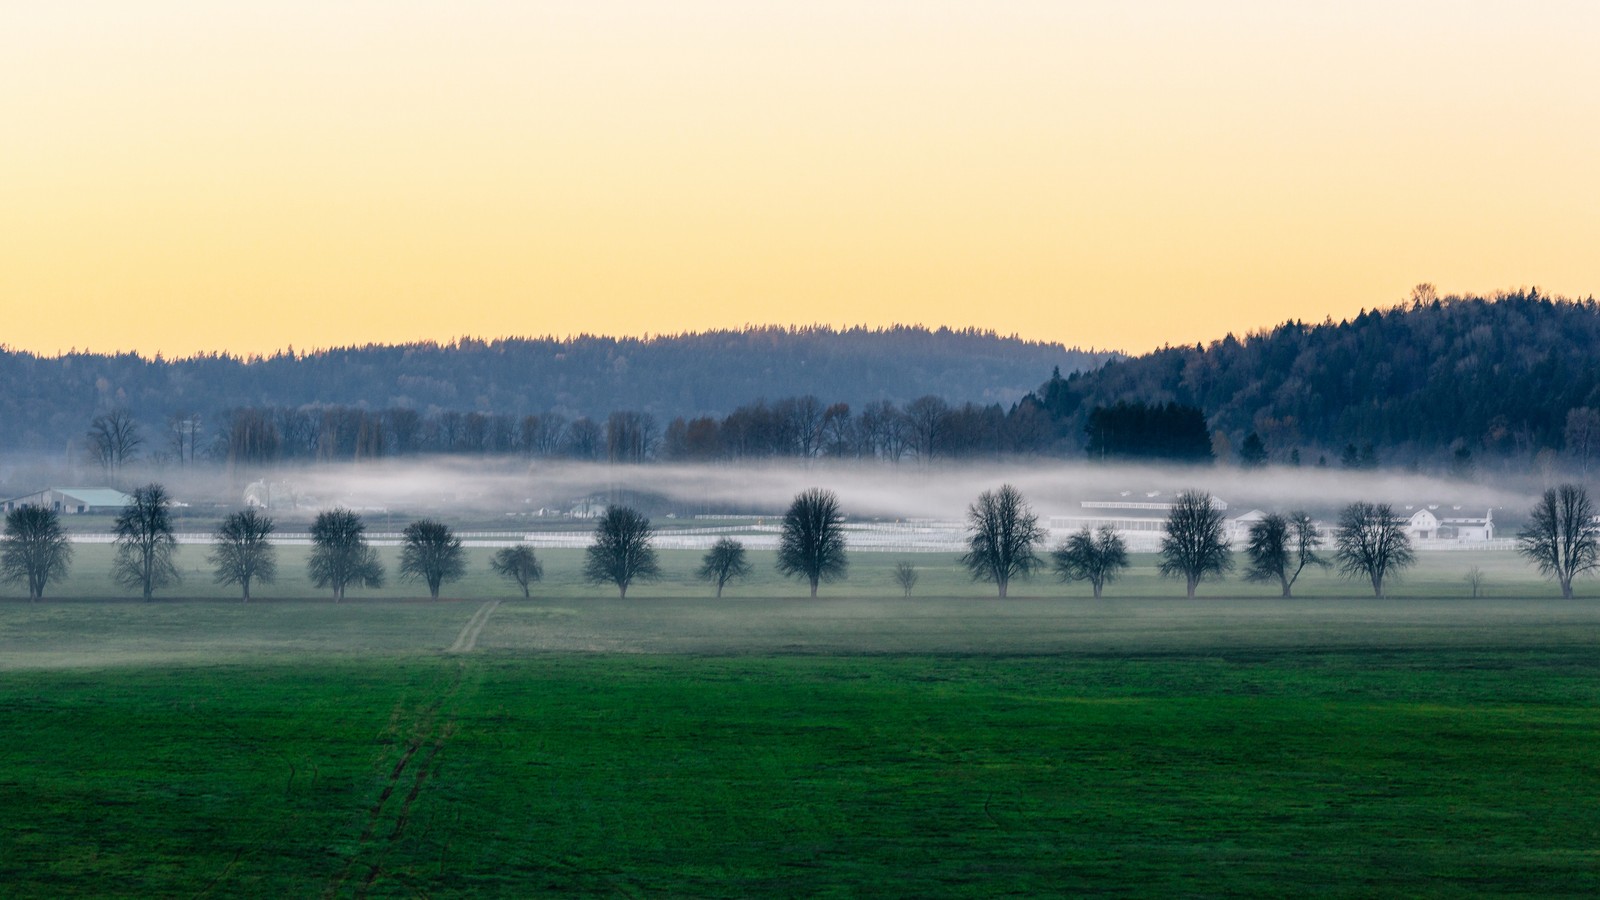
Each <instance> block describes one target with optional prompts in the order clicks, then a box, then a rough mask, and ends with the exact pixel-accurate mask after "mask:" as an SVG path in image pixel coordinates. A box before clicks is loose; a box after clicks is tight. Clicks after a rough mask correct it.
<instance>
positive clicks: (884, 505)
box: [7, 456, 1546, 521]
mask: <svg viewBox="0 0 1600 900" xmlns="http://www.w3.org/2000/svg"><path fill="white" fill-rule="evenodd" d="M98 475H99V473H98V472H95V473H89V474H82V475H80V476H79V479H78V480H77V481H76V483H78V484H84V485H88V484H103V483H105V482H104V480H103V477H99V478H97V477H96V476H98ZM35 477H48V476H35ZM152 480H154V481H161V482H162V483H164V484H166V485H167V487H168V488H169V490H170V491H171V493H172V495H173V496H174V498H175V499H176V500H178V501H179V502H180V503H187V504H190V505H191V506H192V507H212V508H215V507H218V506H220V507H224V508H234V507H239V506H242V505H243V504H244V503H245V502H246V501H245V497H246V494H247V493H251V494H253V495H254V496H255V497H256V498H257V499H258V500H261V501H266V502H270V504H271V505H272V507H273V508H274V509H275V510H277V511H279V512H282V513H288V514H291V515H292V514H293V513H292V511H295V510H299V511H305V512H307V513H309V512H310V511H314V510H317V509H325V508H329V507H332V506H347V507H351V508H356V509H384V510H390V511H394V512H409V513H418V514H430V515H452V514H460V515H475V516H485V515H490V516H537V515H541V514H543V515H546V516H559V515H561V514H565V513H568V512H570V511H571V510H572V509H574V508H575V507H581V506H583V505H584V504H590V505H603V504H604V503H607V502H622V503H629V504H632V505H636V506H639V507H640V508H642V509H644V510H645V511H646V512H647V513H648V514H650V515H652V516H664V515H667V514H675V515H677V516H680V517H683V516H693V515H741V514H742V515H773V514H778V513H781V512H782V511H783V509H784V508H785V507H786V506H787V505H788V503H789V501H790V499H791V498H792V497H793V496H794V495H795V493H797V492H798V491H800V490H802V489H804V488H808V487H824V488H828V489H830V490H833V491H835V492H836V493H837V494H838V495H839V498H840V502H841V504H842V506H843V507H844V510H845V512H846V514H847V515H848V516H850V517H852V518H857V519H891V520H892V519H937V520H952V519H959V518H961V517H962V516H964V514H965V511H966V508H967V505H968V504H969V503H971V502H972V500H973V499H974V498H975V497H976V496H977V495H978V494H979V493H980V492H982V491H985V490H990V489H993V488H995V487H997V486H999V485H1000V484H1003V483H1009V484H1012V485H1015V486H1016V487H1017V488H1018V489H1019V490H1021V491H1022V492H1023V494H1024V495H1025V496H1026V497H1027V499H1028V500H1029V502H1031V503H1032V504H1033V507H1034V509H1035V511H1036V512H1038V513H1039V514H1040V515H1043V516H1067V515H1074V514H1077V513H1078V512H1079V511H1080V509H1081V504H1082V502H1083V501H1086V500H1099V501H1107V500H1110V501H1130V502H1145V501H1148V502H1166V501H1169V500H1170V499H1171V498H1172V495H1173V494H1175V493H1176V492H1178V491H1180V490H1184V489H1190V488H1193V489H1199V490H1204V491H1209V492H1210V493H1211V494H1213V495H1214V496H1215V497H1217V498H1218V499H1220V500H1222V501H1224V502H1225V503H1227V505H1228V511H1229V514H1230V515H1236V514H1239V513H1243V512H1247V511H1249V510H1251V509H1257V508H1259V509H1263V510H1279V511H1287V510H1294V509H1304V510H1306V511H1307V512H1309V513H1311V514H1312V515H1313V516H1318V517H1330V516H1332V515H1333V514H1334V513H1335V512H1336V511H1337V509H1338V508H1339V507H1340V506H1342V505H1344V504H1346V503H1350V502H1353V501H1356V500H1366V501H1373V502H1380V503H1390V504H1392V505H1394V506H1395V508H1396V510H1397V511H1401V510H1404V509H1405V508H1406V507H1408V506H1423V505H1438V506H1439V507H1440V508H1441V509H1445V510H1450V509H1452V508H1455V507H1459V508H1460V509H1461V510H1462V511H1463V512H1464V513H1468V514H1472V515H1482V514H1483V512H1484V511H1485V510H1489V509H1493V510H1495V512H1496V520H1497V521H1500V520H1502V518H1503V519H1504V520H1506V521H1510V520H1515V519H1520V518H1521V517H1522V515H1523V514H1524V512H1525V511H1526V509H1527V508H1528V507H1529V506H1530V505H1531V503H1532V501H1533V499H1534V498H1535V497H1536V496H1537V494H1538V493H1539V492H1540V491H1542V490H1543V489H1544V487H1546V485H1545V483H1544V482H1543V481H1542V480H1541V479H1540V478H1539V476H1538V475H1537V474H1536V473H1530V474H1529V475H1527V476H1526V477H1522V478H1510V479H1498V480H1496V481H1494V482H1492V483H1486V482H1468V481H1459V480H1450V479H1444V478H1436V477H1429V476H1423V475H1414V474H1407V473H1402V472H1393V471H1381V470H1380V471H1371V472H1368V471H1349V470H1342V469H1324V468H1309V467H1308V468H1280V467H1268V468H1263V469H1254V470H1242V469H1235V468H1217V467H1161V466H1144V465H1138V466H1135V465H1108V464H1091V463H1087V462H1062V461H1058V460H1038V459H1034V460H1016V461H1013V462H1004V463H993V464H972V463H964V464H949V465H944V464H932V465H927V464H919V463H915V462H908V463H902V464H899V465H889V464H877V463H874V464H859V463H843V464H836V463H828V462H821V461H819V462H814V463H812V464H811V465H809V466H807V465H804V464H797V463H794V462H791V461H783V462H774V463H769V464H721V465H710V464H698V465H689V464H683V465H674V464H642V465H608V464H604V463H580V462H564V461H542V460H541V461H535V462H533V463H531V464H530V463H529V462H528V461H527V460H526V459H521V458H496V457H464V456H458V457H436V458H431V459H425V460H420V461H418V460H407V461H373V462H364V463H360V464H349V463H341V464H325V465H315V466H306V467H279V468H276V469H273V470H271V471H268V472H259V473H248V474H241V473H238V472H234V473H228V472H225V471H222V470H216V469H191V470H178V469H174V470H168V471H154V472H141V473H136V474H132V475H130V476H128V477H124V478H122V479H120V481H121V482H125V483H123V484H121V485H120V486H122V487H124V488H128V487H131V486H133V485H134V484H138V483H143V482H145V481H152ZM7 481H8V482H9V483H10V488H11V490H12V491H13V492H14V493H15V494H17V495H21V494H24V493H27V492H29V491H35V490H39V489H41V488H43V487H46V486H59V485H60V484H62V483H71V482H60V481H56V482H52V483H51V484H49V485H47V484H45V483H38V484H33V483H31V482H30V483H26V484H24V483H21V482H20V479H19V478H18V473H17V472H16V471H13V473H12V477H11V478H8V479H7Z"/></svg>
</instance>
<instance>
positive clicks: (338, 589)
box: [307, 508, 383, 603]
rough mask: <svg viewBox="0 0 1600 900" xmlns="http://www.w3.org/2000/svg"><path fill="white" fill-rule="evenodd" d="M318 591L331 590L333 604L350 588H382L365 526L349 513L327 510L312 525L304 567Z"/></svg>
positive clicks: (343, 510) (381, 573) (377, 566)
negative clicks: (308, 552)
mask: <svg viewBox="0 0 1600 900" xmlns="http://www.w3.org/2000/svg"><path fill="white" fill-rule="evenodd" d="M307 569H308V571H309V572H310V575H311V580H312V582H313V583H314V584H316V586H317V587H319V588H320V587H325V588H332V589H333V601H334V602H335V603H337V602H339V601H340V600H343V599H344V592H345V589H346V588H347V587H349V586H350V585H352V584H355V585H360V586H362V587H369V588H378V587H383V564H382V563H380V562H378V551H376V550H374V549H372V547H371V546H370V545H369V544H368V543H367V526H366V523H365V522H362V521H361V516H360V515H358V514H357V513H354V512H352V511H350V510H348V509H342V508H340V509H330V510H327V511H325V512H320V513H318V514H317V518H316V521H314V522H312V523H311V559H310V561H309V562H308V563H307Z"/></svg>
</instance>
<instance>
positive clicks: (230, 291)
mask: <svg viewBox="0 0 1600 900" xmlns="http://www.w3.org/2000/svg"><path fill="white" fill-rule="evenodd" d="M1597 38H1600V4H1595V3H1592V2H1587V0H1585V2H1545V3H1540V2H1524V3H1517V4H1512V3H1486V2H1478V3H1473V2H1448V3H1447V2H1426V3H1424V2H1382V3H1379V2H1342V3H1338V4H1296V3H1282V2H1264V0H1263V2H1244V0H1212V2H1207V3H1199V2H1181V3H1180V2H1162V3H1139V2H1127V3H1113V2H1103V3H1099V2H1097V3H1069V2H1065V0H1062V2H1027V3H1024V2H1015V3H1005V2H988V3H976V2H973V3H947V2H938V0H917V2H880V3H873V4H861V3H858V2H817V0H811V2H803V3H800V2H796V3H786V2H772V3H749V2H726V3H705V2H680V3H649V2H642V0H639V2H590V0H586V2H581V3H579V2H572V3H520V2H518V3H513V2H501V3H489V2H479V3H471V2H452V3H444V2H408V3H398V2H378V0H370V2H351V3H339V4H329V3H321V2H318V3H313V2H299V0H279V2H274V3H227V4H218V3H211V2H199V0H193V2H160V0H152V2H147V3H125V2H121V0H116V2H104V3H79V2H71V0H63V2H61V3H48V4H43V3H41V4H25V5H23V6H22V7H21V8H19V9H16V10H13V11H11V12H9V13H8V15H7V21H6V24H5V27H4V28H3V29H0V136H3V137H0V342H3V343H5V344H7V345H9V346H11V347H13V348H20V349H29V350H38V351H44V352H48V353H53V352H56V351H59V350H66V349H69V348H72V347H77V348H80V349H82V348H86V347H87V348H92V349H95V350H102V351H107V350H114V349H136V350H139V351H141V352H144V353H152V354H153V353H155V352H156V351H163V352H165V353H167V354H169V355H173V354H186V353H192V352H196V351H207V350H226V351H231V352H236V353H249V352H263V351H270V350H273V349H276V348H280V347H283V346H286V345H290V344H293V345H295V346H297V347H301V348H309V347H316V346H327V345H330V344H343V343H354V342H367V341H402V340H414V339H419V338H435V339H449V338H452V337H455V336H457V335H463V334H472V335H482V336H496V335H505V334H557V335H564V334H575V333H579V332H590V333H621V334H641V333H661V332H676V331H686V330H701V329H706V328H716V327H728V326H733V327H737V326H740V325H743V324H746V323H756V324H763V323H792V324H811V323H831V324H839V325H849V324H869V325H885V324H891V323H896V322H908V323H923V324H927V325H941V324H948V325H953V326H967V325H976V326H980V327H984V328H993V329H995V330H998V331H1000V332H1004V333H1011V332H1016V333H1019V334H1021V335H1023V336H1025V337H1030V338H1037V339H1046V340H1056V341H1061V342H1064V343H1067V344H1078V345H1083V346H1091V345H1092V346H1096V347H1114V348H1120V349H1126V350H1132V351H1139V350H1144V349H1148V348H1150V347H1153V346H1157V345H1160V344H1162V343H1175V344H1176V343H1187V342H1192V341H1196V340H1209V339H1212V338H1215V337H1219V336H1221V334H1223V333H1224V332H1227V331H1230V330H1232V331H1236V332H1242V331H1245V330H1248V329H1251V328H1255V327H1260V326H1264V325H1269V324H1272V323H1275V322H1278V321H1280V320H1283V319H1285V318H1290V317H1298V318H1304V319H1313V320H1320V319H1322V317H1323V316H1325V315H1329V314H1332V315H1334V316H1335V317H1338V316H1342V315H1347V314H1351V313H1354V312H1355V311H1356V310H1357V309H1359V308H1361V307H1370V306H1375V305H1386V304H1389V303H1393V302H1396V301H1399V300H1400V299H1402V298H1403V297H1405V296H1406V294H1407V293H1408V292H1409V289H1410V287H1411V285H1412V284H1414V283H1416V282H1418V281H1433V282H1435V283H1437V284H1438V285H1439V288H1440V289H1441V291H1443V292H1447V293H1448V292H1490V291H1494V290H1497V289H1501V288H1513V287H1518V286H1522V285H1538V286H1540V287H1542V288H1544V289H1545V290H1547V291H1552V292H1556V293H1565V294H1571V295H1587V294H1589V293H1591V292H1594V291H1596V290H1597V288H1600V163H1597V160H1600V54H1597V53H1595V51H1594V42H1595V40H1596V39H1597Z"/></svg>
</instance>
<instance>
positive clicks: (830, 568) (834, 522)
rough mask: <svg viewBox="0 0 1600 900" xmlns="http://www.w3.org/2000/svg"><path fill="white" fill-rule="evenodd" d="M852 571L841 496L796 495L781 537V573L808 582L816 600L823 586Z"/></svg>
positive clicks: (822, 492)
mask: <svg viewBox="0 0 1600 900" xmlns="http://www.w3.org/2000/svg"><path fill="white" fill-rule="evenodd" d="M849 568H850V559H849V555H848V554H847V553H846V552H845V539H844V514H843V513H841V512H840V511H839V497H838V495H837V494H835V493H834V492H833V491H830V490H826V489H823V488H809V489H807V490H804V491H801V492H800V493H799V494H796V495H795V498H794V501H793V502H791V503H790V504H789V509H788V511H787V512H785V513H784V514H783V528H782V531H781V532H780V533H779V535H778V571H779V572H780V573H781V574H784V575H788V576H790V577H794V578H802V579H805V581H806V582H807V583H808V584H810V586H811V596H812V597H815V596H817V585H818V584H819V583H820V582H824V581H830V582H831V581H837V580H839V579H841V578H843V577H845V573H846V572H848V571H849Z"/></svg>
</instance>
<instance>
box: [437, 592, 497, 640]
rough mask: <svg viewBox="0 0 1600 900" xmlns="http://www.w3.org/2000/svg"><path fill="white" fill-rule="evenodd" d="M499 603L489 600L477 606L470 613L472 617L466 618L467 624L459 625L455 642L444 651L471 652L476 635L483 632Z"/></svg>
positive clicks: (476, 638)
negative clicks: (459, 630)
mask: <svg viewBox="0 0 1600 900" xmlns="http://www.w3.org/2000/svg"><path fill="white" fill-rule="evenodd" d="M499 605H500V601H499V600H490V601H489V602H488V603H485V604H484V605H482V606H480V607H478V611H477V612H475V613H473V614H472V618H470V619H468V620H467V624H465V625H463V626H462V627H461V633H460V634H458V635H456V642H455V643H454V644H451V645H450V649H449V650H446V651H445V652H446V653H471V652H472V648H473V647H476V646H477V645H478V635H479V634H481V633H482V632H483V626H484V625H486V624H488V622H489V616H490V614H492V613H493V612H494V610H495V607H497V606H499Z"/></svg>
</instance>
